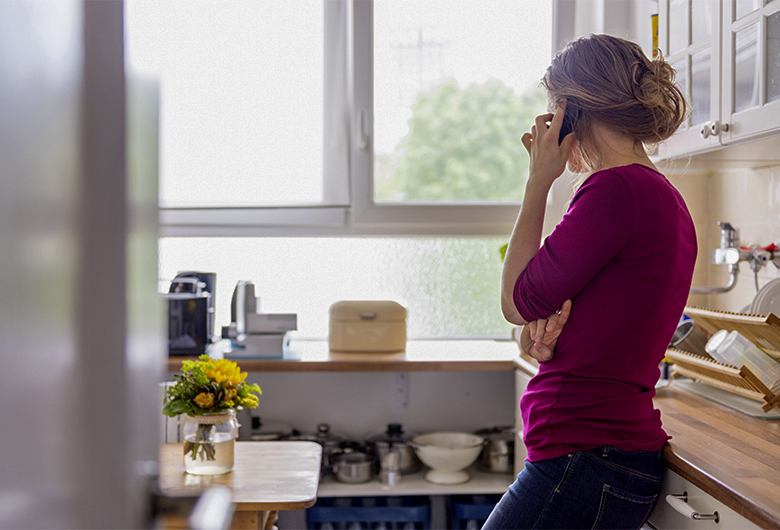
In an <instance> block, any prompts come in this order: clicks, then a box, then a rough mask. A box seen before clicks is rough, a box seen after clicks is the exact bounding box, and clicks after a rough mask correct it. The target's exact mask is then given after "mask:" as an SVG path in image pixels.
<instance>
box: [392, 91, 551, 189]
mask: <svg viewBox="0 0 780 530" xmlns="http://www.w3.org/2000/svg"><path fill="white" fill-rule="evenodd" d="M545 107H546V101H545V96H544V92H543V90H542V89H541V88H538V89H534V90H532V91H529V92H526V93H525V94H523V95H520V96H518V95H517V94H515V93H514V91H513V90H512V89H511V88H509V87H507V86H505V85H504V84H502V83H501V82H498V81H493V82H489V83H486V84H484V85H471V86H469V87H467V88H465V89H461V88H459V87H458V84H457V83H456V82H455V81H454V80H452V81H447V82H444V83H443V84H441V85H439V86H438V87H436V88H435V89H433V90H432V91H430V92H425V93H422V94H420V95H419V96H418V98H417V102H416V103H415V105H414V108H413V116H412V118H411V119H410V120H409V134H408V135H407V136H406V138H404V139H403V140H402V142H401V145H400V146H399V152H398V153H399V154H400V155H401V156H400V157H396V159H398V162H397V163H396V164H393V163H392V162H391V160H392V157H383V158H381V159H377V176H378V182H377V191H378V193H377V199H378V200H399V199H400V200H421V201H442V200H444V201H447V200H451V201H469V200H520V199H522V197H523V191H524V188H525V180H526V178H527V173H528V154H527V153H526V151H525V148H524V147H523V144H522V142H521V141H520V138H521V136H522V135H523V133H524V132H526V131H530V130H531V125H532V124H533V120H534V118H535V117H536V116H537V115H538V114H540V113H543V112H544V111H545ZM393 165H395V167H392V166H393ZM383 177H384V178H383Z"/></svg>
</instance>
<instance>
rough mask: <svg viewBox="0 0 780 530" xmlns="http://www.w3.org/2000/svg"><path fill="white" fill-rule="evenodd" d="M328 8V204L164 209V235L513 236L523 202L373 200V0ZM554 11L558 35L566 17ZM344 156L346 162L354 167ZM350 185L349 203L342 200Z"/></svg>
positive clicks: (342, 0)
mask: <svg viewBox="0 0 780 530" xmlns="http://www.w3.org/2000/svg"><path fill="white" fill-rule="evenodd" d="M556 3H557V2H556ZM324 8H325V11H326V13H325V54H324V57H325V76H326V80H325V81H326V82H325V91H326V93H325V105H326V107H327V108H329V109H330V111H329V112H327V113H326V114H325V117H324V119H325V121H324V123H325V130H326V131H328V130H333V128H334V127H335V130H337V131H341V130H342V127H343V130H344V138H345V139H346V141H341V140H340V139H339V138H340V132H337V133H336V135H335V136H336V137H337V139H336V142H335V143H334V142H333V135H331V137H329V136H328V135H327V133H326V134H325V135H324V139H323V140H324V142H325V148H324V152H325V155H324V157H325V160H324V162H325V166H324V175H323V185H324V190H325V194H326V195H325V197H324V202H323V204H315V205H294V206H259V207H227V208H213V207H212V208H208V207H189V208H188V207H161V208H160V232H161V233H160V235H161V236H163V237H177V236H179V237H181V236H184V237H186V236H225V237H244V236H261V237H262V236H273V237H277V236H279V237H283V236H364V235H380V236H381V235H395V236H399V235H400V236H486V237H490V236H508V234H509V233H510V232H511V230H512V227H513V225H514V222H515V220H516V218H517V215H518V212H519V210H520V206H521V202H519V201H506V202H504V201H501V202H497V201H471V202H436V203H429V202H412V201H410V202H408V203H401V204H396V203H377V202H375V201H374V189H373V188H374V153H373V148H372V139H373V131H374V117H373V109H374V99H373V96H374V95H373V80H374V71H373V68H374V61H373V56H374V51H373V44H374V43H373V27H374V20H373V13H374V9H373V8H374V6H373V0H325V1H324ZM556 11H557V10H554V12H553V26H554V28H553V35H555V26H556V25H557V24H556V18H557V17H559V16H560V14H558V13H556ZM342 65H346V67H342ZM329 90H330V92H329ZM323 112H324V110H323ZM329 144H333V145H332V146H331V145H329ZM344 150H346V152H345V151H344ZM340 160H347V161H348V165H345V164H343V163H342V162H340ZM344 186H346V191H347V194H348V201H346V202H344V201H343V200H342V201H340V200H338V196H342V197H343V193H342V191H341V190H343V189H344ZM328 190H337V192H336V195H337V197H336V199H337V200H335V201H332V203H330V204H328V203H327V201H328V199H329V197H328V196H327V194H328Z"/></svg>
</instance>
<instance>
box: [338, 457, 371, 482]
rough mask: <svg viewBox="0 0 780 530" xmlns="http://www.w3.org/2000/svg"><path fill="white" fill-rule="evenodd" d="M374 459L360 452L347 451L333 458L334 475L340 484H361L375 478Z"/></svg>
mask: <svg viewBox="0 0 780 530" xmlns="http://www.w3.org/2000/svg"><path fill="white" fill-rule="evenodd" d="M374 461H375V460H374V457H373V456H372V455H369V454H367V453H363V452H360V451H347V452H343V453H339V454H337V455H334V456H333V473H334V474H335V475H336V480H338V481H339V482H348V483H350V484H359V483H361V482H368V481H369V480H371V479H372V478H373V476H374Z"/></svg>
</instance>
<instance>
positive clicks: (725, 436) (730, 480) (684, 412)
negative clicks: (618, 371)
mask: <svg viewBox="0 0 780 530" xmlns="http://www.w3.org/2000/svg"><path fill="white" fill-rule="evenodd" d="M655 406H656V408H658V409H659V410H660V411H661V420H662V421H663V425H664V429H665V430H666V432H667V433H668V434H669V435H670V436H671V437H672V439H671V440H670V441H669V443H668V444H667V445H666V446H664V450H663V454H664V458H665V460H666V464H667V466H668V467H669V469H671V470H672V471H674V472H676V473H677V474H679V475H681V476H682V477H683V478H685V479H687V480H688V481H690V482H692V483H693V484H694V485H696V486H698V487H699V488H701V489H702V490H704V491H706V492H707V493H709V494H710V495H712V496H713V497H715V498H716V499H717V500H719V501H720V502H722V503H723V504H725V505H726V506H728V507H729V508H731V509H732V510H734V511H735V512H737V513H739V514H740V515H742V516H743V517H745V518H746V519H748V520H750V521H752V522H753V523H755V524H756V525H758V526H760V527H762V528H780V420H764V419H758V418H752V417H750V416H748V415H746V414H743V413H740V412H737V411H735V410H732V409H730V408H728V407H725V406H723V405H720V404H718V403H715V402H713V401H710V400H708V399H705V398H703V397H700V396H697V395H695V394H693V393H691V392H688V391H686V390H684V389H681V388H678V387H675V386H674V385H673V384H672V385H671V386H669V387H666V388H661V389H659V390H658V392H657V395H656V398H655Z"/></svg>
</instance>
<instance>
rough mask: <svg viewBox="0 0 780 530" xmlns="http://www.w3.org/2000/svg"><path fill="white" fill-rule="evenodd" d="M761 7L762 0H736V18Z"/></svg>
mask: <svg viewBox="0 0 780 530" xmlns="http://www.w3.org/2000/svg"><path fill="white" fill-rule="evenodd" d="M759 7H761V0H736V7H735V13H734V15H735V16H734V18H735V19H740V18H742V17H744V16H745V15H747V14H748V13H752V12H753V11H755V10H756V9H758V8H759Z"/></svg>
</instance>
